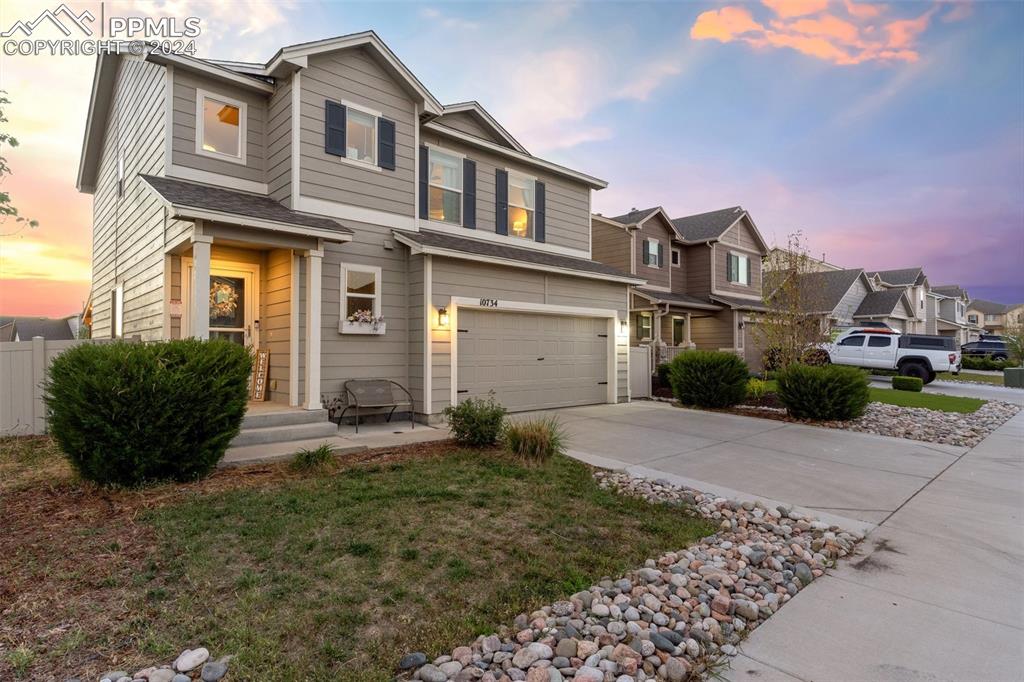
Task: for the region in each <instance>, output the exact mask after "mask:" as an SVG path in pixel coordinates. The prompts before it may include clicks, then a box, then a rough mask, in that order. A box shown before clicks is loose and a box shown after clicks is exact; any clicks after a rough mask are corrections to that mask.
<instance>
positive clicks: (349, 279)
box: [341, 263, 380, 320]
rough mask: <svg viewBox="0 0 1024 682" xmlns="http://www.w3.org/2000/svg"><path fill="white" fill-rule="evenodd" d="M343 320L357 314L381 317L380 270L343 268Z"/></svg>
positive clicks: (353, 267) (357, 266) (362, 267)
mask: <svg viewBox="0 0 1024 682" xmlns="http://www.w3.org/2000/svg"><path fill="white" fill-rule="evenodd" d="M341 282H342V287H343V288H342V295H341V318H342V319H343V320H347V319H349V318H350V317H353V316H355V315H356V314H357V313H360V314H362V315H365V316H367V317H369V316H373V317H380V268H378V267H374V266H372V265H352V264H345V263H343V264H342V266H341Z"/></svg>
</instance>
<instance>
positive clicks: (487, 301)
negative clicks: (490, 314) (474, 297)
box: [480, 298, 498, 308]
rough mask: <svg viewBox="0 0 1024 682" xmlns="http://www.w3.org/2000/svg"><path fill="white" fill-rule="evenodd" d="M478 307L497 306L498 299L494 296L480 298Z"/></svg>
mask: <svg viewBox="0 0 1024 682" xmlns="http://www.w3.org/2000/svg"><path fill="white" fill-rule="evenodd" d="M480 307H482V308H497V307H498V299H496V298H481V299H480Z"/></svg>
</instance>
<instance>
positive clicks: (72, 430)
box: [46, 339, 252, 486]
mask: <svg viewBox="0 0 1024 682" xmlns="http://www.w3.org/2000/svg"><path fill="white" fill-rule="evenodd" d="M251 367H252V359H251V357H250V355H249V352H248V350H246V349H245V348H243V347H242V346H239V345H237V344H233V343H229V342H227V341H198V340H195V339H190V340H185V341H165V342H160V343H147V344H142V343H127V342H117V343H111V344H103V345H99V344H82V345H79V346H76V347H74V348H71V349H69V350H67V351H65V352H64V353H62V354H61V355H58V356H57V357H56V358H55V359H54V361H53V364H52V365H51V366H50V370H49V376H48V381H47V384H46V407H47V410H48V412H49V429H50V433H51V434H52V435H53V437H54V438H55V439H56V441H57V443H58V445H60V447H61V449H62V450H63V451H64V453H65V454H66V455H67V457H68V459H70V460H71V464H72V465H73V466H74V468H75V469H76V470H77V471H78V473H79V474H81V476H82V477H83V478H85V479H87V480H90V481H95V482H96V483H100V484H104V485H124V486H133V485H139V484H142V483H147V482H151V481H159V480H167V479H171V480H175V481H187V480H194V479H197V478H201V477H202V476H205V475H206V474H208V473H209V472H210V471H211V470H212V469H213V467H215V466H216V465H217V462H219V461H220V459H221V457H223V456H224V451H225V450H227V447H228V444H229V443H231V440H232V439H233V438H234V437H235V436H236V435H237V434H238V430H239V428H240V426H241V424H242V417H243V416H245V408H246V400H247V399H248V393H249V392H248V387H247V382H248V379H249V372H250V370H251Z"/></svg>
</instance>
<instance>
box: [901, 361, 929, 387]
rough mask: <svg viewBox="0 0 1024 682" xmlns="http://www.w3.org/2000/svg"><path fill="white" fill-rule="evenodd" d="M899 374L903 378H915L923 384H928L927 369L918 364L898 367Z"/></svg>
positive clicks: (912, 363)
mask: <svg viewBox="0 0 1024 682" xmlns="http://www.w3.org/2000/svg"><path fill="white" fill-rule="evenodd" d="M900 374H901V375H902V376H905V377H917V378H918V379H920V380H921V381H923V382H924V383H926V384H927V383H929V382H930V381H931V380H930V379H929V378H928V368H927V367H925V366H924V365H922V364H921V363H919V362H907V363H905V364H903V365H901V366H900Z"/></svg>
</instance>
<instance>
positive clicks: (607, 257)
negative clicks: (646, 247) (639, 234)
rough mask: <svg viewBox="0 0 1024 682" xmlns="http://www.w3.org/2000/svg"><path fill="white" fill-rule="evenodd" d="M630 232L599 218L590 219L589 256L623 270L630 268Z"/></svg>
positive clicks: (630, 269)
mask: <svg viewBox="0 0 1024 682" xmlns="http://www.w3.org/2000/svg"><path fill="white" fill-rule="evenodd" d="M632 243H633V239H632V237H631V236H630V233H629V232H628V231H627V230H625V229H623V228H621V227H615V226H614V225H608V224H606V223H604V222H601V221H600V220H594V221H591V253H590V257H591V258H593V259H594V260H596V261H600V262H601V263H605V264H607V265H611V266H612V267H615V268H618V269H619V270H622V271H623V272H633V270H632V267H631V265H632V259H631V253H632V247H631V245H632Z"/></svg>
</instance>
